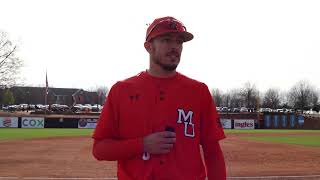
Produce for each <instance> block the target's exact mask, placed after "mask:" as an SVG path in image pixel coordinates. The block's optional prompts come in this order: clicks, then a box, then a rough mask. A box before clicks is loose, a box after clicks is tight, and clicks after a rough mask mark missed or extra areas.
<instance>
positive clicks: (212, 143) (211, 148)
mask: <svg viewBox="0 0 320 180" xmlns="http://www.w3.org/2000/svg"><path fill="white" fill-rule="evenodd" d="M201 94H202V95H203V96H202V100H201V101H202V110H203V111H202V114H201V139H200V142H201V145H202V148H203V151H204V159H205V164H206V170H207V176H208V180H225V179H226V167H225V161H224V157H223V153H222V151H221V148H220V145H219V141H220V140H221V139H223V138H225V134H224V131H223V127H222V126H221V123H220V118H219V114H218V113H217V110H216V106H215V104H214V102H213V99H212V96H211V94H210V92H209V89H208V87H207V86H206V85H205V84H203V88H202V93H201Z"/></svg>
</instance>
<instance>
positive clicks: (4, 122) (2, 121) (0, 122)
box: [0, 117, 18, 128]
mask: <svg viewBox="0 0 320 180" xmlns="http://www.w3.org/2000/svg"><path fill="white" fill-rule="evenodd" d="M17 127H18V117H0V128H17Z"/></svg>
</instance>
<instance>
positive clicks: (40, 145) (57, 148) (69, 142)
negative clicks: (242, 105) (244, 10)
mask: <svg viewBox="0 0 320 180" xmlns="http://www.w3.org/2000/svg"><path fill="white" fill-rule="evenodd" d="M246 135H247V134H228V137H227V139H225V140H224V141H223V142H222V143H221V145H222V148H223V151H224V153H225V158H226V162H227V171H228V177H229V178H230V179H246V178H239V177H260V178H258V179H264V178H263V177H261V176H268V178H265V179H271V178H270V177H269V176H291V177H287V178H285V177H279V178H273V179H320V176H311V175H319V174H320V148H319V147H305V146H300V145H285V144H278V143H266V142H260V141H251V140H250V141H249V140H243V139H240V137H241V136H246ZM268 135H270V134H268ZM312 135H319V136H320V133H319V134H312ZM91 146H92V140H91V139H90V138H89V137H73V138H46V139H35V140H25V141H21V140H18V141H0V179H5V178H4V177H19V178H23V177H24V178H25V177H28V178H30V179H32V177H48V178H67V177H69V178H89V177H90V178H112V177H116V163H115V162H99V161H97V160H95V159H94V158H93V157H92V155H91ZM301 176H303V177H301ZM307 176H310V177H313V178H307ZM1 177H2V178H1ZM236 177H237V178H236ZM248 179H249V178H248ZM250 179H252V178H250Z"/></svg>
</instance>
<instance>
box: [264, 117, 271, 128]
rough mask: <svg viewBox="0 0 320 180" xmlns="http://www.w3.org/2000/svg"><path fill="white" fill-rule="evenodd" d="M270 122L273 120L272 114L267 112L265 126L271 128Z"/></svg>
mask: <svg viewBox="0 0 320 180" xmlns="http://www.w3.org/2000/svg"><path fill="white" fill-rule="evenodd" d="M270 124H271V122H270V115H269V114H266V115H265V116H264V127H265V128H270Z"/></svg>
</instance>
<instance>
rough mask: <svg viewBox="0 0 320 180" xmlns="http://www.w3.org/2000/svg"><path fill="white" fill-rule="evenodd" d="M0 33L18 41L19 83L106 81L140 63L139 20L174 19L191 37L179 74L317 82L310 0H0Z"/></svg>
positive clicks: (319, 21)
mask: <svg viewBox="0 0 320 180" xmlns="http://www.w3.org/2000/svg"><path fill="white" fill-rule="evenodd" d="M0 5H1V11H0V30H2V31H5V32H7V33H8V34H9V36H10V38H11V40H13V41H14V42H17V43H18V44H19V53H18V56H19V57H21V58H22V59H23V60H24V63H25V66H24V68H23V71H22V74H21V75H22V76H23V77H24V78H25V84H26V85H33V86H39V85H41V86H45V72H46V69H47V72H48V80H49V86H52V87H65V88H84V89H89V88H92V87H96V86H108V87H111V86H112V84H114V83H115V82H116V81H118V80H122V79H125V78H127V77H129V76H133V75H135V74H137V73H139V72H140V71H143V70H145V69H147V68H148V61H149V60H148V57H149V56H148V54H147V52H146V51H145V49H144V47H143V43H144V40H145V32H146V29H147V25H146V24H147V23H151V22H152V21H153V20H154V18H157V17H162V16H168V15H169V16H174V17H176V18H177V19H179V20H181V21H182V22H183V23H184V24H185V26H186V27H187V30H188V31H190V32H191V33H193V35H194V39H193V40H192V41H190V42H188V43H185V44H184V50H183V54H182V59H181V63H180V65H179V67H178V71H180V72H181V73H183V74H185V75H187V76H190V77H192V78H194V79H196V80H199V81H202V82H205V83H206V84H207V85H208V86H209V88H219V89H222V90H224V91H227V90H230V89H232V88H239V87H242V86H243V84H244V83H246V82H248V81H250V82H251V83H254V84H255V85H256V87H257V88H258V89H259V90H261V91H264V90H266V89H268V88H269V87H277V88H279V89H281V90H288V89H290V88H291V87H292V86H293V85H294V84H295V83H296V82H298V81H299V80H308V81H310V82H311V83H312V84H313V85H315V86H316V87H318V88H319V87H320V72H319V67H320V66H319V60H320V33H319V32H320V11H319V9H320V1H318V0H313V1H312V0H220V1H214V0H208V1H201V0H200V1H194V0H193V1H187V0H182V1H177V0H176V1H173V0H162V1H151V0H139V1H132V0H127V1H124V0H116V1H107V0H28V1H23V0H20V1H18V0H0Z"/></svg>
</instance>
